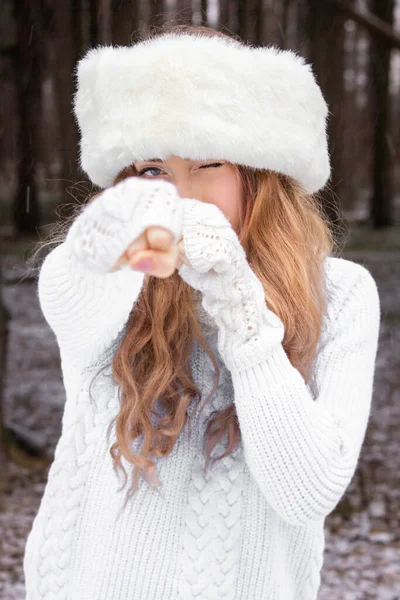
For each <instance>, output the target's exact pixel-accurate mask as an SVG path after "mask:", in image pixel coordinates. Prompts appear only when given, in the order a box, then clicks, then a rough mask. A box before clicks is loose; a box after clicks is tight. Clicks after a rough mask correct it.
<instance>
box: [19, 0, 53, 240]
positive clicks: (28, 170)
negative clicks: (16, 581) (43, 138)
mask: <svg viewBox="0 0 400 600" xmlns="http://www.w3.org/2000/svg"><path fill="white" fill-rule="evenodd" d="M14 10H15V16H16V23H17V29H18V50H17V53H16V68H15V71H16V73H17V74H18V75H19V82H18V83H19V85H18V111H19V131H18V185H17V192H16V195H15V198H14V203H13V210H12V215H13V223H14V226H15V229H16V231H17V232H18V233H37V227H38V225H39V222H40V212H39V204H38V190H37V183H36V180H35V166H36V157H37V156H38V154H39V144H40V142H39V128H40V119H39V118H38V115H40V107H41V84H42V80H43V78H42V59H43V54H42V52H41V40H43V39H44V36H45V32H44V30H43V26H42V19H41V5H40V0H30V1H29V0H16V1H15V4H14Z"/></svg>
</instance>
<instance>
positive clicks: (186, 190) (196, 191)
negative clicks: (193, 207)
mask: <svg viewBox="0 0 400 600" xmlns="http://www.w3.org/2000/svg"><path fill="white" fill-rule="evenodd" d="M174 184H175V186H176V188H177V190H178V194H179V195H180V197H181V198H196V199H197V200H203V190H202V186H201V185H198V184H196V183H194V182H193V181H191V180H190V177H185V178H183V177H181V178H179V179H176V180H175V181H174Z"/></svg>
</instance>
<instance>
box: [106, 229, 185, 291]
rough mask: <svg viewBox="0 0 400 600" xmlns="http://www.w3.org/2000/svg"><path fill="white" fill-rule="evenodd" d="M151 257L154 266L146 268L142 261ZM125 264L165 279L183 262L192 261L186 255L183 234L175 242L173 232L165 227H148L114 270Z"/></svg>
mask: <svg viewBox="0 0 400 600" xmlns="http://www.w3.org/2000/svg"><path fill="white" fill-rule="evenodd" d="M149 259H150V260H151V261H152V266H151V265H150V266H149V270H145V268H144V264H145V263H142V262H141V261H143V260H149ZM123 264H129V265H130V266H131V267H132V268H133V269H136V270H138V271H143V272H145V273H147V274H149V275H152V276H153V277H160V278H161V279H165V278H167V277H170V276H171V275H172V274H173V273H174V271H175V269H179V267H180V266H181V265H182V264H186V265H189V264H190V263H189V261H188V260H187V259H186V256H185V250H184V247H183V237H182V236H181V238H180V240H179V242H178V244H174V242H173V234H172V233H171V232H170V231H168V230H167V229H165V228H164V227H148V228H147V229H146V230H145V231H144V232H143V233H142V235H140V236H139V237H138V238H137V239H136V240H135V241H134V242H132V244H130V246H129V247H128V248H127V250H126V251H125V252H124V254H122V255H121V256H120V258H119V260H118V261H117V263H116V265H115V267H114V268H113V269H112V271H115V270H117V269H118V268H119V267H120V266H121V265H123Z"/></svg>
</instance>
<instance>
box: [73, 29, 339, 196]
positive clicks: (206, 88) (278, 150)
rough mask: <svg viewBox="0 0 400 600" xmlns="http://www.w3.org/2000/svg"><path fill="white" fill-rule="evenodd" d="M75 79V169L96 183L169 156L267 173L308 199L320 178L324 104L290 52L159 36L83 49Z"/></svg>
mask: <svg viewBox="0 0 400 600" xmlns="http://www.w3.org/2000/svg"><path fill="white" fill-rule="evenodd" d="M76 75H77V91H76V94H75V97H74V111H75V115H76V119H77V123H78V126H79V129H80V132H81V140H80V148H79V151H80V152H79V153H80V166H81V169H82V170H83V171H85V172H86V173H87V175H88V176H89V177H90V179H91V180H92V182H93V183H95V184H97V185H99V186H100V187H108V186H110V185H112V184H113V179H114V177H115V176H116V175H117V174H118V173H119V172H120V171H121V169H123V168H124V167H127V166H128V165H130V164H132V162H134V161H139V160H140V161H143V160H148V159H150V158H154V157H158V158H161V159H162V160H165V159H166V158H167V157H168V156H169V155H176V156H180V157H182V158H190V159H192V160H206V159H210V158H211V159H214V158H216V159H224V160H228V161H230V162H232V163H237V164H242V165H246V166H250V167H255V168H265V169H271V170H273V171H278V172H281V173H284V174H286V175H291V176H292V177H293V178H294V179H296V180H297V181H298V182H300V183H301V184H302V185H303V187H304V188H305V189H306V190H307V191H308V192H310V193H313V192H316V191H318V190H319V189H320V188H322V187H323V186H324V185H325V183H326V182H327V180H328V179H329V176H330V163H329V153H328V146H327V134H326V127H327V122H326V120H327V115H328V107H327V105H326V103H325V100H324V98H323V96H322V93H321V90H320V88H319V86H318V84H317V83H316V81H315V78H314V75H313V73H312V69H311V67H310V66H309V65H308V64H306V62H305V60H304V58H302V57H301V56H299V55H297V54H295V53H294V52H293V51H290V50H280V49H279V48H277V47H274V46H268V47H254V46H250V45H246V44H245V43H242V42H239V41H237V40H236V39H233V38H222V37H209V36H204V35H201V34H199V35H197V34H196V35H193V34H176V33H164V34H163V35H161V36H159V37H156V38H153V39H147V40H142V41H140V42H139V43H137V44H135V45H133V46H129V47H128V46H99V47H96V48H92V49H90V50H89V51H88V52H87V54H86V55H85V56H84V57H83V58H82V59H81V60H80V61H79V63H78V65H77V69H76Z"/></svg>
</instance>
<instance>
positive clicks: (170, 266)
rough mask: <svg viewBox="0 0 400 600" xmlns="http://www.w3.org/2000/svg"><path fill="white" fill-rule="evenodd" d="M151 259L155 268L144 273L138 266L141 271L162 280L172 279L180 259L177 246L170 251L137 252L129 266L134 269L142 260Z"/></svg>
mask: <svg viewBox="0 0 400 600" xmlns="http://www.w3.org/2000/svg"><path fill="white" fill-rule="evenodd" d="M147 258H150V259H152V260H153V266H152V267H151V268H150V270H149V271H144V270H143V269H142V268H140V265H138V269H137V270H139V271H143V272H146V273H147V274H148V275H152V276H153V277H160V278H162V279H164V278H166V277H170V276H171V275H172V274H173V272H174V271H175V265H176V262H177V258H178V248H177V246H176V245H174V246H172V247H171V248H170V250H169V251H163V250H143V251H140V252H135V253H134V255H132V256H131V258H130V260H129V264H130V265H131V267H132V268H135V265H136V264H137V263H138V262H139V261H140V260H142V259H147Z"/></svg>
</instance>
